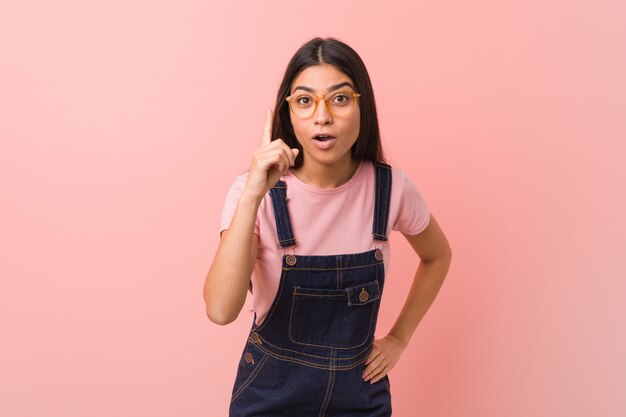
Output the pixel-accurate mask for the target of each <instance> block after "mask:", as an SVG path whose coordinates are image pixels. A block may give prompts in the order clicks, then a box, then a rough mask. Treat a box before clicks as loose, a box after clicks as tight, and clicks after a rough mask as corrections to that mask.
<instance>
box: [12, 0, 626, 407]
mask: <svg viewBox="0 0 626 417" xmlns="http://www.w3.org/2000/svg"><path fill="white" fill-rule="evenodd" d="M300 4H301V5H300ZM624 15H626V10H625V7H624V3H623V2H619V1H617V0H616V1H613V2H610V1H599V2H593V3H592V2H570V1H556V0H548V1H546V0H543V1H538V0H536V1H524V2H512V1H511V2H502V1H471V2H470V1H466V2H448V1H444V2H420V3H418V2H413V1H405V2H388V1H387V2H381V3H379V4H377V5H370V6H365V5H364V4H363V3H362V2H357V1H348V2H335V1H316V2H303V3H297V2H277V1H265V2H254V3H253V2H228V3H227V2H223V3H216V2H210V4H207V2H200V1H188V2H173V1H170V2H165V1H157V2H154V1H140V2H126V1H119V0H118V1H116V0H112V1H108V2H98V3H94V2H84V1H70V0H65V1H56V2H46V3H44V2H34V1H21V2H3V4H2V5H1V6H0V119H1V120H0V146H1V148H0V189H1V193H2V197H1V199H0V210H1V216H0V230H1V232H0V234H1V236H2V238H1V239H0V275H1V278H2V279H1V281H0V285H1V286H0V297H1V298H0V306H1V309H2V312H1V314H0V335H1V336H0V338H1V342H0V346H1V351H2V355H0V383H1V387H2V389H0V415H3V416H12V417H22V416H24V417H25V416H29V417H31V416H55V417H56V416H59V417H61V416H63V417H66V416H91V417H99V416H112V415H115V416H151V417H161V416H162V417H170V416H223V415H226V410H227V407H228V398H229V395H230V390H231V386H232V382H233V379H234V374H235V369H236V366H237V359H238V357H239V355H240V353H241V348H242V346H243V343H244V340H243V338H244V336H245V334H246V331H247V329H248V327H249V325H250V323H251V320H252V315H251V314H250V313H249V312H248V311H247V310H248V309H249V307H250V305H251V303H250V301H251V300H248V303H247V306H246V310H245V311H244V312H242V314H241V315H240V317H239V318H238V320H237V321H236V322H235V323H234V324H232V325H229V326H226V327H220V326H217V325H214V324H212V323H210V322H209V321H208V319H207V318H206V316H205V312H204V302H203V299H202V285H203V281H204V278H205V275H206V273H207V271H208V268H209V265H210V263H211V261H212V259H213V254H214V253H215V249H216V247H217V244H218V226H219V214H220V212H221V206H222V202H223V198H224V196H225V193H226V191H227V189H228V186H229V185H230V183H231V181H232V179H233V178H234V176H235V175H237V174H239V173H240V172H242V171H243V170H245V169H246V168H247V167H248V166H249V162H250V158H251V152H252V151H253V149H254V148H255V147H256V146H258V143H259V137H260V134H261V130H262V127H263V122H264V118H265V108H266V107H267V106H269V105H272V103H273V101H274V99H275V94H276V89H277V86H278V83H279V82H280V77H281V76H282V73H283V71H284V68H285V66H286V64H287V61H288V60H289V58H290V57H291V55H292V54H293V53H294V52H295V50H296V49H297V48H298V47H299V46H300V45H301V44H302V43H304V42H305V41H307V40H308V39H310V38H311V37H313V36H316V35H322V36H335V37H337V38H339V39H341V40H343V41H345V42H347V43H348V44H350V45H352V46H353V47H354V48H355V49H356V50H357V52H359V53H360V54H361V56H362V58H363V60H364V61H365V63H366V65H367V66H368V69H369V71H370V75H371V77H372V81H373V84H374V89H375V93H376V100H377V104H378V110H379V114H380V123H381V129H382V136H383V140H384V146H385V147H386V151H387V154H388V156H389V161H390V162H391V163H392V164H396V165H398V166H400V167H401V168H403V169H404V170H405V172H407V173H408V174H409V175H410V176H411V177H412V178H413V179H414V180H415V182H416V183H417V184H418V186H419V187H420V190H421V191H422V193H423V195H424V196H425V198H426V200H427V202H428V203H429V206H430V207H431V209H432V211H433V213H435V214H436V216H437V218H438V220H439V222H440V224H441V225H442V227H443V229H444V231H445V232H446V234H447V236H448V239H449V241H450V243H451V245H452V248H453V252H454V260H453V265H452V267H451V270H450V273H449V275H448V279H447V281H446V282H445V283H444V286H443V288H442V290H441V292H440V293H439V297H438V298H437V299H436V300H435V303H434V304H433V306H432V307H431V309H430V310H429V312H428V314H427V315H426V317H425V318H424V320H423V321H422V323H421V324H420V326H419V327H418V329H417V331H416V333H415V335H414V338H413V340H412V341H411V344H410V346H409V347H408V348H407V350H406V351H405V354H404V356H403V357H402V358H401V360H400V362H399V363H398V365H397V366H396V368H394V369H393V370H392V371H391V373H390V378H391V384H392V392H393V401H394V410H395V412H394V415H397V416H399V417H403V416H415V415H420V416H431V417H434V416H442V417H443V416H450V417H458V416H462V417H499V416H507V417H528V416H568V417H575V416H576V417H577V416H580V417H583V416H585V417H587V416H603V417H606V416H610V417H617V416H623V415H625V414H626V402H625V401H624V399H623V390H624V386H625V384H626V359H624V358H625V355H624V353H625V352H626V325H625V324H624V323H625V321H624V316H625V313H626V311H625V309H624V307H623V305H624V304H623V303H622V301H623V300H622V299H623V298H624V294H625V293H626V280H625V279H624V278H626V267H625V266H624V265H625V264H624V262H623V258H624V255H623V253H622V252H623V250H624V236H625V235H626V222H625V221H624V217H623V216H624V215H625V214H624V213H626V197H625V195H624V190H626V174H625V169H624V163H625V162H626V161H625V159H626V158H625V157H624V150H625V149H624V140H625V139H626V123H625V120H624V115H625V111H626V76H625V75H624V74H626V45H625V43H624V39H626V30H625V29H624V28H625V27H626V26H625V25H624V22H623V17H624ZM392 247H393V254H392V266H391V271H390V280H389V281H388V285H389V287H388V289H386V299H385V300H384V303H383V306H382V313H381V314H382V316H381V319H380V326H379V334H378V336H379V337H380V336H382V335H384V334H385V331H386V330H388V329H389V327H390V326H391V323H392V321H393V319H394V318H395V315H396V314H397V313H398V312H399V310H400V306H401V303H402V302H403V299H404V298H403V294H404V293H405V292H406V291H407V290H408V288H409V285H410V281H411V279H412V275H413V272H414V269H415V267H416V265H417V259H416V258H415V257H414V256H413V255H412V253H411V251H410V248H409V246H408V244H407V243H406V242H405V241H404V240H403V238H402V236H401V235H394V236H393V237H392Z"/></svg>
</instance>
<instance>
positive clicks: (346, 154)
mask: <svg viewBox="0 0 626 417" xmlns="http://www.w3.org/2000/svg"><path fill="white" fill-rule="evenodd" d="M344 83H349V84H344ZM299 87H304V89H303V88H299ZM334 87H336V88H334ZM309 89H310V90H312V91H310V90H309ZM331 91H332V92H339V91H347V92H358V91H356V90H355V86H354V82H353V81H352V80H351V79H350V78H349V77H348V76H347V75H346V74H344V73H343V72H341V71H340V70H338V69H337V67H335V66H333V65H328V64H324V65H315V66H311V67H308V68H306V69H304V70H303V71H302V72H301V73H300V74H299V75H298V76H297V77H296V79H295V80H294V82H293V83H292V85H291V90H290V95H292V94H294V93H296V92H297V93H307V94H309V95H311V96H323V97H325V96H326V95H327V94H328V93H329V92H331ZM339 100H340V99H339ZM289 114H290V117H291V124H292V126H293V130H294V132H295V134H296V137H297V139H298V142H300V145H302V150H303V151H304V155H303V158H304V160H305V161H311V160H315V161H318V162H320V163H328V164H330V163H336V162H339V161H341V160H342V159H344V158H348V159H351V155H350V149H351V148H352V145H354V143H355V142H356V140H357V138H358V136H359V126H360V122H361V108H360V106H359V99H358V98H357V99H355V103H354V107H353V108H352V111H351V112H350V113H348V114H346V115H343V116H335V115H332V114H331V113H330V112H329V111H328V108H327V107H326V106H325V104H324V100H323V99H320V101H319V103H318V105H317V108H316V109H315V113H313V115H312V116H311V117H309V118H308V119H302V118H300V117H298V116H296V115H295V114H294V113H293V112H292V111H290V112H289ZM319 133H327V134H330V135H333V136H334V137H335V139H332V140H326V141H318V140H316V139H313V137H314V136H315V135H316V134H319ZM305 163H306V162H305Z"/></svg>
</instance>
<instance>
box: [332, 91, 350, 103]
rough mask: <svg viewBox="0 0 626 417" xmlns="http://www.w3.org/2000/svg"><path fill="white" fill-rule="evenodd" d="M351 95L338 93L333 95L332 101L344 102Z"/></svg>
mask: <svg viewBox="0 0 626 417" xmlns="http://www.w3.org/2000/svg"><path fill="white" fill-rule="evenodd" d="M351 98H352V97H351V96H349V95H347V94H345V93H338V94H336V95H335V96H333V102H335V103H337V104H345V103H347V102H348V101H350V99H351Z"/></svg>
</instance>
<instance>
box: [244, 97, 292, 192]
mask: <svg viewBox="0 0 626 417" xmlns="http://www.w3.org/2000/svg"><path fill="white" fill-rule="evenodd" d="M272 116H273V114H272V110H271V109H269V108H268V109H267V118H266V120H265V127H264V128H263V135H262V137H261V147H259V148H257V149H255V150H254V153H253V157H252V163H251V165H250V172H249V174H248V179H247V182H246V188H245V189H244V193H245V194H247V195H248V196H249V197H252V198H255V199H258V200H261V199H262V198H263V196H265V194H266V193H267V192H268V190H269V189H270V188H272V187H273V186H274V184H276V182H278V180H279V179H280V176H281V175H283V174H284V173H285V172H286V171H287V170H288V169H289V167H291V166H293V165H294V163H295V160H296V157H297V156H298V153H299V152H300V150H299V149H297V148H290V147H289V146H287V144H286V143H285V142H284V141H283V140H282V139H280V138H279V139H276V140H271V135H272Z"/></svg>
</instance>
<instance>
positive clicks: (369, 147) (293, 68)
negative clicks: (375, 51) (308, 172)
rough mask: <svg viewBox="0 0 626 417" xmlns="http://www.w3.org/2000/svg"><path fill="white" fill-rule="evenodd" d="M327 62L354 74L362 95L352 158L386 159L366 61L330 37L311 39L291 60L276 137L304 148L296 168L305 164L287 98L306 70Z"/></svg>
mask: <svg viewBox="0 0 626 417" xmlns="http://www.w3.org/2000/svg"><path fill="white" fill-rule="evenodd" d="M323 64H330V65H334V66H335V67H337V69H339V70H340V71H342V72H343V73H344V74H346V75H347V76H348V77H350V78H351V79H352V81H354V84H355V85H354V88H355V89H356V91H357V92H358V93H360V94H361V96H360V97H359V100H360V101H359V107H360V109H361V124H360V128H359V136H358V138H357V140H356V142H355V143H354V145H353V146H352V150H351V152H352V157H353V158H354V159H356V160H357V161H361V160H368V161H372V162H376V161H380V162H385V159H384V156H383V149H382V145H381V143H380V132H379V130H378V116H377V114H376V103H375V101H374V91H373V89H372V83H371V81H370V77H369V74H368V73H367V69H366V68H365V64H364V63H363V60H361V57H360V56H359V55H358V54H357V53H356V51H355V50H354V49H352V48H351V47H349V46H348V45H346V44H345V43H343V42H341V41H339V40H337V39H335V38H330V37H329V38H320V37H316V38H313V39H311V40H310V41H308V42H307V43H305V44H304V45H302V46H301V47H300V49H298V50H297V51H296V53H295V54H294V56H293V57H292V58H291V60H290V61H289V64H288V65H287V69H286V70H285V75H284V76H283V81H282V82H281V84H280V88H279V89H278V96H277V97H276V104H275V105H274V120H273V121H272V140H274V139H276V138H281V139H282V140H284V141H285V143H286V144H287V145H288V146H289V147H291V148H298V149H300V152H299V153H298V157H297V158H296V161H295V165H294V167H295V168H299V167H300V166H302V161H303V158H304V153H303V152H302V146H300V143H299V142H298V139H297V138H296V134H295V132H294V131H293V126H292V125H291V118H290V115H289V103H287V101H285V98H287V97H288V96H289V93H290V89H291V85H292V83H293V81H294V80H295V79H296V77H297V76H298V75H299V74H300V73H301V72H302V71H303V70H304V69H306V68H307V67H310V66H314V65H323Z"/></svg>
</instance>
